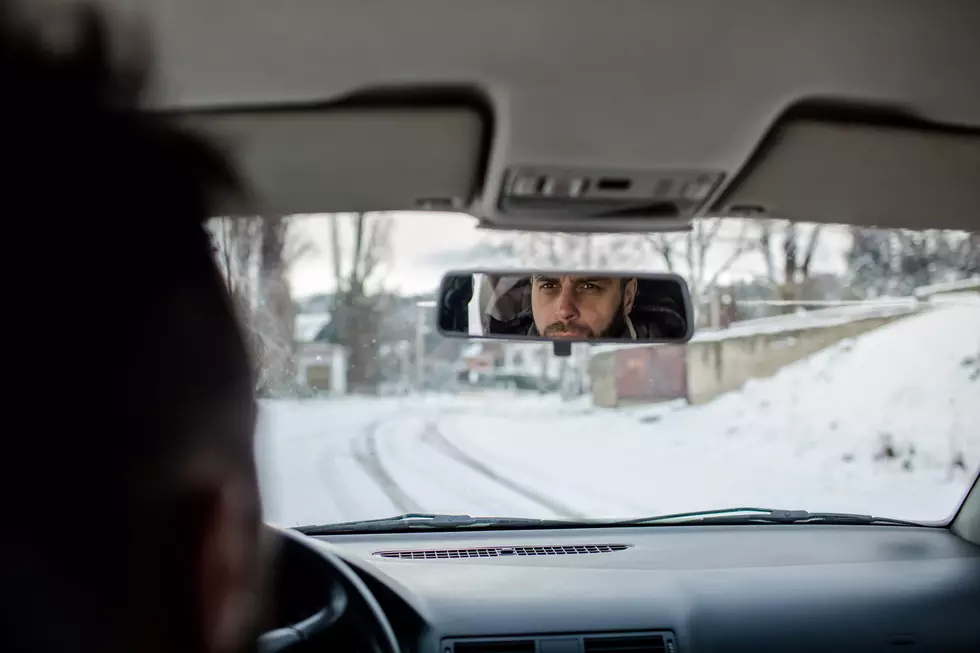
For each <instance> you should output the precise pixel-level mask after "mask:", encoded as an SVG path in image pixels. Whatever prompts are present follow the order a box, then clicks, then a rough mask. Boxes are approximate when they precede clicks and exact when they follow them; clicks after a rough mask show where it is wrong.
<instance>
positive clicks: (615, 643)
mask: <svg viewBox="0 0 980 653" xmlns="http://www.w3.org/2000/svg"><path fill="white" fill-rule="evenodd" d="M584 643H585V647H584V648H585V653H673V642H669V644H670V646H668V642H667V641H666V640H665V639H664V637H663V636H662V635H627V636H622V637H586V638H585V639H584Z"/></svg>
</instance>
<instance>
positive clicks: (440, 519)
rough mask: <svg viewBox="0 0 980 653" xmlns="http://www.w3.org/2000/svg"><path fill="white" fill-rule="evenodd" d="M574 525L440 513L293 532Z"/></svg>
mask: <svg viewBox="0 0 980 653" xmlns="http://www.w3.org/2000/svg"><path fill="white" fill-rule="evenodd" d="M573 523H574V522H568V521H563V520H560V519H533V518H527V517H470V516H469V515H444V514H439V513H421V512H412V513H407V514H404V515H398V516H396V517H385V518H383V519H366V520H360V521H350V522H341V523H339V524H321V525H317V526H297V527H296V528H294V529H293V530H296V531H299V532H300V533H303V534H304V535H327V534H330V533H350V532H360V531H398V530H414V529H436V530H440V529H441V530H451V529H455V528H470V527H481V528H493V527H503V528H512V527H532V528H545V527H549V526H568V525H570V524H573Z"/></svg>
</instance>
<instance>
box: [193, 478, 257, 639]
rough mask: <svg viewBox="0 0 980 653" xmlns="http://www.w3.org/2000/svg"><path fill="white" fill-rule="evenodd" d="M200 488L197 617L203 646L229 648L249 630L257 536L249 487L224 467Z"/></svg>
mask: <svg viewBox="0 0 980 653" xmlns="http://www.w3.org/2000/svg"><path fill="white" fill-rule="evenodd" d="M200 490H201V492H202V493H203V497H202V498H203V500H204V501H205V502H206V509H207V512H208V518H207V519H205V520H204V524H203V532H202V537H201V539H200V549H199V552H198V565H197V567H198V569H197V571H198V573H197V581H196V582H197V587H196V593H197V597H198V601H197V605H198V606H199V608H198V609H199V612H200V614H199V616H198V623H199V624H200V626H201V630H202V632H201V635H202V639H203V641H204V643H205V645H206V646H207V647H208V651H211V652H212V653H233V652H235V651H238V650H241V649H242V648H243V646H244V645H245V644H246V639H247V638H249V637H254V636H255V632H254V629H253V627H254V623H255V619H256V616H257V614H256V613H257V608H258V606H257V596H258V590H259V559H258V551H259V541H258V540H259V536H260V532H259V524H258V523H256V522H257V520H256V518H255V506H254V505H253V502H254V501H255V497H254V494H255V493H254V489H253V488H251V487H250V486H249V484H248V482H247V481H246V480H245V479H243V478H241V477H239V475H237V474H234V473H230V472H229V473H226V474H218V475H217V476H216V477H214V478H212V479H209V480H208V482H206V484H205V485H204V486H203V487H201V488H200Z"/></svg>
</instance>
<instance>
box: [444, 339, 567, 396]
mask: <svg viewBox="0 0 980 653" xmlns="http://www.w3.org/2000/svg"><path fill="white" fill-rule="evenodd" d="M553 349H554V348H553V346H552V344H551V343H548V342H512V341H505V340H477V341H474V342H470V343H469V344H468V345H467V346H466V347H465V348H464V349H463V351H462V352H461V354H460V357H459V363H458V366H457V370H458V378H459V381H460V382H461V383H464V384H469V385H477V386H492V387H506V388H516V389H521V390H539V391H545V392H554V391H557V390H558V389H559V388H560V386H561V383H562V379H563V374H565V375H567V374H568V372H569V371H570V369H571V368H573V367H577V365H578V359H575V358H573V359H566V358H559V357H556V356H555V355H554V351H553Z"/></svg>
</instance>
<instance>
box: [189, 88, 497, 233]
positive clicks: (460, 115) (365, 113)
mask: <svg viewBox="0 0 980 653" xmlns="http://www.w3.org/2000/svg"><path fill="white" fill-rule="evenodd" d="M184 120H186V121H187V122H189V123H190V124H192V125H194V126H195V127H197V128H198V129H201V130H202V131H205V132H208V133H211V134H214V135H216V136H217V137H218V138H219V139H220V140H221V141H222V142H223V143H225V144H226V145H227V146H228V147H229V149H231V151H232V152H233V153H234V154H235V155H236V156H237V157H238V158H239V160H240V161H241V164H242V168H243V170H244V173H245V175H246V178H247V179H248V182H249V184H250V186H251V188H252V190H253V191H254V192H255V195H256V197H257V198H260V201H261V204H260V205H258V206H256V207H253V210H254V212H256V213H276V214H283V215H288V214H296V213H317V212H322V211H324V210H325V209H327V208H329V209H330V210H332V211H385V210H399V209H419V208H430V209H433V210H463V209H465V208H466V207H467V206H469V205H470V203H471V202H472V200H473V197H474V195H475V193H476V192H477V190H478V189H479V185H480V181H481V179H480V173H481V166H482V165H483V161H482V156H483V151H482V150H483V147H484V143H483V140H484V134H485V130H486V129H487V128H488V126H486V125H485V124H484V119H483V116H481V114H480V113H479V112H478V111H477V110H476V109H472V108H469V107H444V108H438V107H413V106H402V107H399V106H386V107H378V106H376V107H365V108H360V107H343V108H330V107H327V108H324V109H321V110H290V109H271V110H268V111H247V112H235V111H220V112H208V113H200V114H189V115H186V116H185V117H184Z"/></svg>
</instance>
